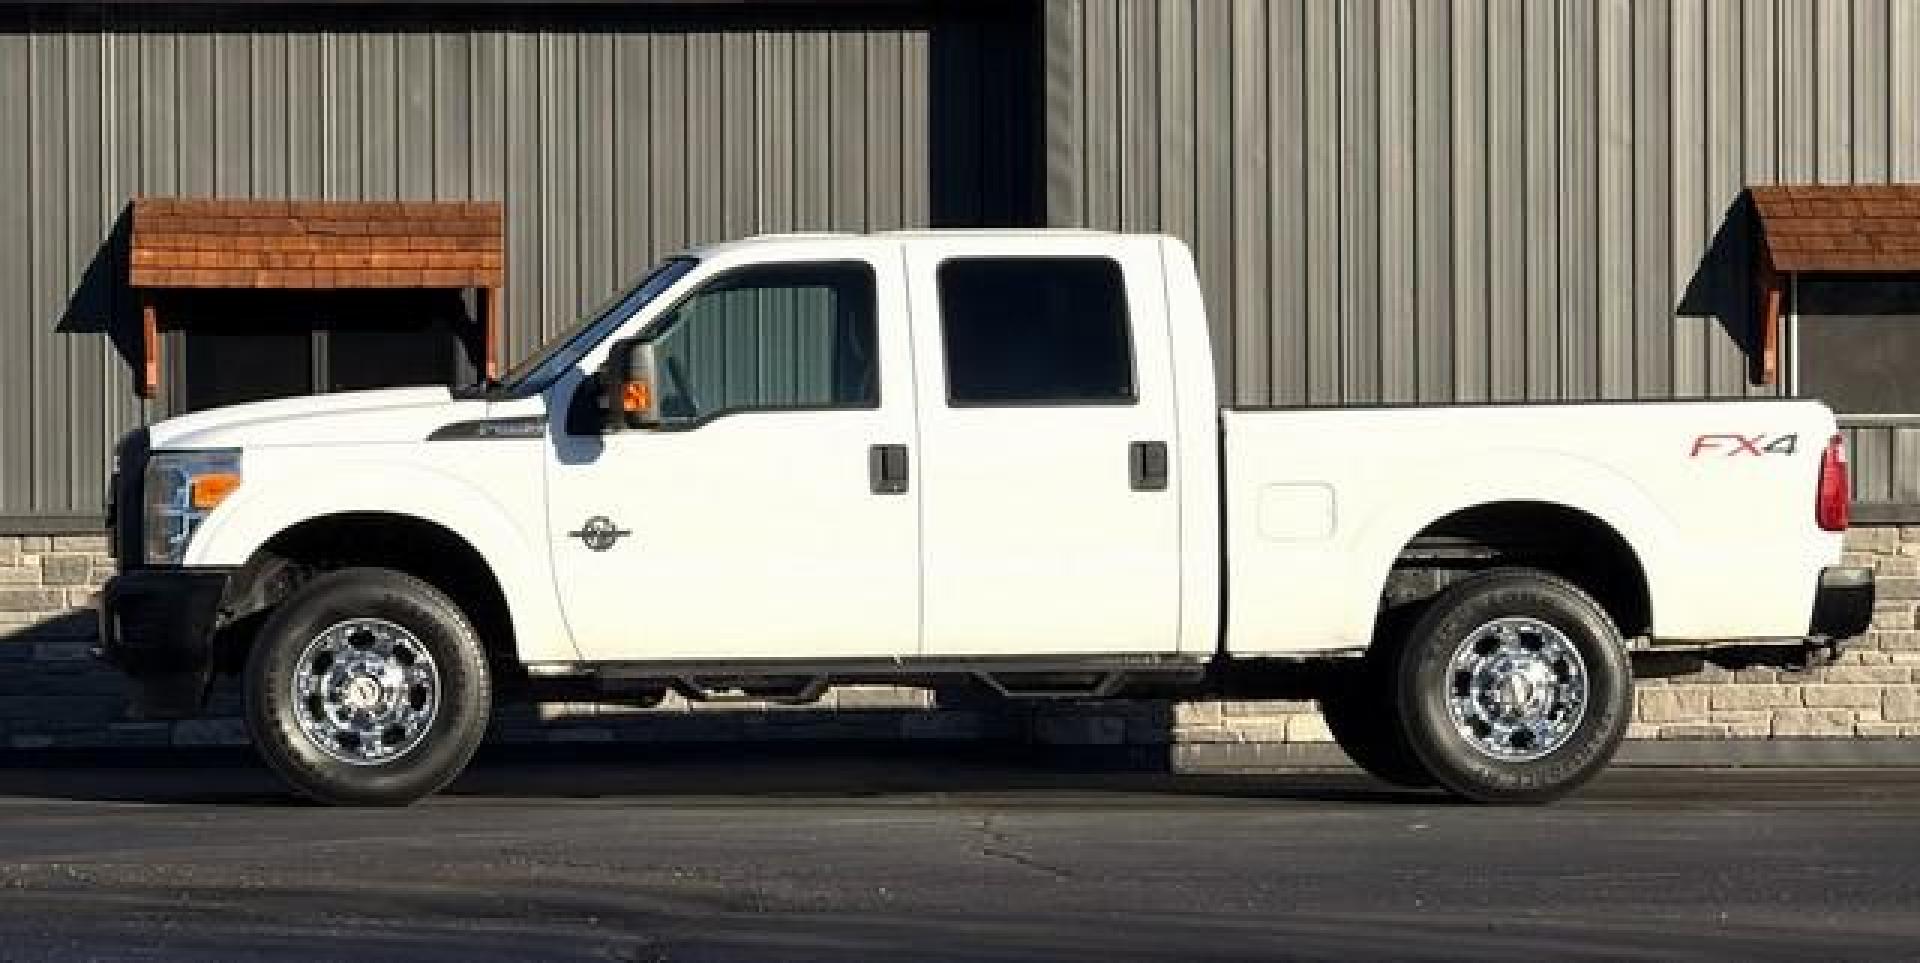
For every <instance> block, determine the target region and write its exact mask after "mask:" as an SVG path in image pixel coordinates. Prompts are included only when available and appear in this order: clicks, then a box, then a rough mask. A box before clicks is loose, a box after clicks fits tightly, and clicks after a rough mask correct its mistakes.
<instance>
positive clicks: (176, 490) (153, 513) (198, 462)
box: [141, 449, 240, 565]
mask: <svg viewBox="0 0 1920 963" xmlns="http://www.w3.org/2000/svg"><path fill="white" fill-rule="evenodd" d="M239 487H240V452H238V451H236V450H233V449H221V450H218V451H160V452H155V453H154V454H153V456H152V458H151V459H150V460H149V461H148V462H147V477H146V484H145V485H144V486H143V488H142V490H143V491H144V492H145V493H146V495H145V498H146V513H145V517H144V524H143V525H142V526H141V530H142V531H144V532H145V533H146V541H147V546H146V562H147V564H148V565H178V564H180V560H181V559H183V558H185V557H186V554H187V543H188V542H189V541H191V540H192V538H193V532H194V529H196V528H199V527H200V523H201V522H202V521H204V520H205V519H206V517H207V515H208V514H210V513H212V511H213V510H214V509H215V508H218V507H219V506H220V503H221V502H223V501H225V500H226V498H227V496H228V495H231V494H233V491H234V489H236V488H239Z"/></svg>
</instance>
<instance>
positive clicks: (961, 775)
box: [0, 742, 1449, 808]
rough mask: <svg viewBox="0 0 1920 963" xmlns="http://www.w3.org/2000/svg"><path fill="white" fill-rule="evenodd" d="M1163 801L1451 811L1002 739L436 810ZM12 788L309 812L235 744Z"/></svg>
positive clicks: (113, 760)
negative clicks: (589, 804) (589, 803)
mask: <svg viewBox="0 0 1920 963" xmlns="http://www.w3.org/2000/svg"><path fill="white" fill-rule="evenodd" d="M1014 796H1017V797H1019V801H1020V804H1021V805H1027V806H1032V805H1038V806H1043V807H1044V806H1062V807H1091V808H1108V807H1121V808H1128V807H1140V806H1148V807H1159V806H1175V807H1177V806H1180V805H1181V804H1182V802H1183V801H1188V802H1191V803H1193V804H1203V803H1204V804H1217V803H1218V802H1219V801H1220V800H1223V799H1232V800H1245V801H1247V802H1249V803H1258V802H1261V801H1272V802H1342V803H1373V804H1382V805H1400V804H1418V805H1441V804H1447V803H1449V799H1448V797H1445V796H1443V795H1441V794H1439V793H1435V792H1416V791H1407V790H1398V789H1394V788H1392V787H1389V786H1387V785H1385V784H1383V783H1379V782H1376V781H1374V780H1372V779H1371V778H1369V777H1367V776H1365V775H1362V774H1360V773H1359V772H1357V771H1355V770H1351V769H1337V768H1333V767H1322V768H1315V769H1311V770H1303V771H1298V772H1285V773H1260V774H1225V773H1177V772H1171V771H1167V770H1165V769H1164V768H1160V769H1156V768H1154V767H1153V766H1152V765H1150V764H1147V762H1146V761H1145V760H1143V759H1142V758H1141V757H1140V756H1139V755H1138V754H1116V753H1088V752H1085V751H1082V750H1080V749H1079V748H1078V747H1067V748H1062V747H1036V746H1023V745H1012V744H1000V743H992V742H971V743H964V744H949V745H912V744H901V743H846V742H843V743H721V744H716V743H660V744H652V745H633V744H625V745H621V744H615V745H586V746H581V745H561V746H551V745H548V746H533V745H493V746H488V747H485V748H483V749H482V750H481V752H480V754H479V756H478V757H477V758H476V759H475V761H474V764H473V765H472V766H471V767H470V768H469V769H468V770H467V772H466V773H465V774H463V775H462V776H461V777H460V779H458V780H457V781H456V782H455V783H454V784H453V785H452V786H451V787H449V788H448V789H447V790H444V791H443V792H442V793H441V794H440V795H439V796H438V797H435V798H434V800H430V801H429V802H427V803H425V805H439V804H447V803H449V802H451V803H454V804H460V805H471V804H476V803H479V804H506V803H512V804H514V805H536V806H537V805H541V804H543V803H544V804H568V803H578V802H580V801H585V800H593V801H603V802H610V803H621V802H629V803H632V804H634V805H637V806H659V805H678V804H694V803H696V802H697V804H698V805H699V806H701V807H703V808H704V807H713V806H743V807H763V806H766V805H769V804H773V805H781V804H796V805H835V804H839V805H872V804H890V803H898V804H904V805H936V806H943V805H968V804H970V803H979V804H992V803H994V802H996V801H999V802H1005V801H1006V800H1007V798H1008V797H1014ZM0 797H14V798H25V799H43V800H65V801H75V802H112V803H150V804H159V805H194V806H206V805H213V806H242V807H245V806H265V807H279V806H302V805H306V803H305V802H304V801H303V800H301V799H299V798H298V797H296V796H294V795H292V794H290V793H288V792H287V791H286V790H285V789H284V788H283V787H282V786H281V784H280V783H279V782H278V780H277V779H276V778H275V777H274V776H273V774H272V773H271V772H269V771H267V770H266V769H265V768H264V767H263V766H261V765H260V764H259V762H258V761H257V760H256V759H255V758H254V757H253V755H252V753H251V751H250V750H248V749H245V748H240V747H222V748H218V749H203V750H196V751H191V752H188V751H179V750H176V751H172V752H165V753H141V754H136V753H132V752H123V751H119V750H73V751H49V752H43V753H14V754H11V755H10V756H9V757H6V758H0Z"/></svg>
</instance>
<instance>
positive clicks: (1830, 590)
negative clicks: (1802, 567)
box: [1808, 566, 1873, 639]
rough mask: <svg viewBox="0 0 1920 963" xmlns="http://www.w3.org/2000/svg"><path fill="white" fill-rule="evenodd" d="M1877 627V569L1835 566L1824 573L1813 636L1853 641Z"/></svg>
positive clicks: (1816, 597)
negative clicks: (1874, 618) (1868, 629)
mask: <svg viewBox="0 0 1920 963" xmlns="http://www.w3.org/2000/svg"><path fill="white" fill-rule="evenodd" d="M1872 624H1873V569H1870V568H1854V567H1841V566H1834V567H1831V568H1824V569H1821V570H1820V588H1819V591H1818V592H1816V593H1815V594H1814V597H1813V624H1812V627H1811V629H1810V630H1809V632H1808V634H1809V635H1815V636H1820V637H1822V638H1827V639H1850V638H1853V637H1854V636H1856V635H1859V634H1861V633H1863V632H1865V631H1867V627H1868V626H1870V625H1872Z"/></svg>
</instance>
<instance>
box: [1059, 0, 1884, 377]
mask: <svg viewBox="0 0 1920 963" xmlns="http://www.w3.org/2000/svg"><path fill="white" fill-rule="evenodd" d="M1044 21H1045V37H1044V46H1045V49H1044V58H1045V64H1046V85H1047V90H1046V130H1047V203H1048V217H1049V220H1050V221H1051V222H1052V223H1055V224H1059V225H1075V226H1092V227H1106V228H1120V229H1127V230H1166V231H1170V232H1172V233H1174V234H1177V235H1179V236H1181V237H1183V238H1186V239H1187V240H1188V241H1189V242H1190V243H1192V245H1193V246H1194V249H1195V253H1196V255H1197V256H1198V259H1199V262H1200V265H1201V270H1202V272H1203V274H1204V283H1205V285H1206V294H1207V299H1208V308H1209V311H1210V313H1211V315H1212V316H1213V318H1214V319H1215V325H1216V327H1215V332H1214V335H1215V344H1216V348H1217V351H1218V354H1219V356H1220V358H1221V362H1222V370H1223V371H1224V372H1226V373H1227V375H1228V378H1227V381H1228V383H1227V385H1225V386H1223V391H1224V392H1225V393H1226V394H1227V396H1228V398H1229V399H1230V400H1232V401H1233V402H1236V403H1239V404H1247V405H1269V404H1272V405H1293V404H1335V403H1341V402H1376V401H1385V402H1412V401H1453V400H1461V401H1478V400H1517V399H1556V398H1571V399H1591V398H1629V397H1654V398H1664V397H1695V396H1737V395H1742V394H1749V393H1770V392H1771V391H1772V390H1773V389H1764V388H1752V387H1749V386H1748V384H1747V363H1748V362H1747V359H1746V356H1745V355H1743V353H1742V349H1741V345H1742V343H1743V342H1745V341H1748V340H1750V339H1751V338H1753V337H1754V332H1753V328H1752V325H1751V322H1750V320H1749V319H1750V317H1751V314H1752V310H1751V301H1750V298H1751V294H1750V290H1751V283H1750V279H1749V277H1748V271H1749V265H1750V263H1751V252H1750V251H1749V250H1748V246H1749V243H1750V241H1749V237H1750V235H1749V234H1748V232H1747V231H1746V230H1744V229H1743V228H1741V226H1740V224H1739V218H1738V214H1737V212H1735V210H1734V204H1735V201H1736V198H1738V196H1739V192H1740V190H1741V188H1742V187H1743V186H1744V185H1746V184H1749V183H1769V182H1773V181H1790V182H1813V181H1818V182H1826V183H1847V182H1856V181H1858V182H1881V181H1888V180H1895V181H1916V180H1920V2H1916V0H1045V9H1044ZM1730 223H1731V224H1732V227H1733V229H1731V230H1728V229H1727V228H1728V227H1729V225H1730Z"/></svg>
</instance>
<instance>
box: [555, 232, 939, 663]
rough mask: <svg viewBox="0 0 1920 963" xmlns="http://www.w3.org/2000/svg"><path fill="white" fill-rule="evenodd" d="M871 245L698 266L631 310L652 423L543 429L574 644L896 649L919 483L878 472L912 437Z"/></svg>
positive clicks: (889, 287)
mask: <svg viewBox="0 0 1920 963" xmlns="http://www.w3.org/2000/svg"><path fill="white" fill-rule="evenodd" d="M879 264H880V265H882V266H881V267H880V269H879V270H877V271H876V270H875V268H876V260H874V259H868V260H838V261H828V262H818V263H806V264H779V265H758V266H745V267H738V268H734V269H731V270H726V271H722V272H719V273H717V274H715V275H714V276H712V277H711V278H709V279H708V280H706V281H705V282H703V283H701V284H700V285H699V286H698V287H696V288H695V290H694V292H693V293H692V294H691V295H689V296H687V297H686V298H684V299H682V300H681V301H680V302H679V303H678V304H677V305H675V306H674V307H672V308H670V309H668V311H667V312H666V313H665V314H663V315H662V316H661V318H660V319H659V320H657V321H656V322H654V323H652V324H650V325H649V331H650V332H651V333H652V334H653V337H654V338H655V341H654V343H655V346H656V363H657V372H658V378H659V383H658V384H657V385H656V390H657V391H658V392H659V393H660V406H661V411H662V413H663V415H664V417H665V419H666V423H665V424H664V425H663V426H662V427H660V428H657V429H651V430H636V431H624V432H618V433H614V434H609V435H605V436H590V437H580V436H567V435H565V434H564V433H561V434H560V435H559V437H558V438H557V439H556V445H557V447H558V452H557V457H556V458H555V459H554V466H553V468H552V469H551V471H552V475H551V478H550V486H549V493H548V504H549V506H550V515H549V518H548V523H549V535H550V537H551V545H552V552H553V559H554V571H555V576H556V578H557V580H558V588H559V592H560V596H561V598H562V600H563V606H564V609H565V611H566V617H567V621H568V624H569V627H570V628H571V630H572V632H573V635H574V640H575V642H576V644H577V645H578V646H579V648H580V651H581V653H582V654H583V655H584V656H585V657H587V658H588V659H592V660H622V659H689V660H724V659H780V658H815V657H832V656H864V657H875V656H895V655H907V654H911V653H913V652H914V650H915V648H916V645H917V642H918V630H919V614H920V613H919V584H918V575H919V566H918V553H919V540H918V528H917V526H918V512H919V505H918V500H919V498H920V487H919V485H917V484H914V483H913V479H911V476H908V481H907V482H906V483H905V484H901V483H900V482H899V481H898V480H895V479H886V478H881V477H879V476H880V474H881V473H880V472H879V471H878V469H880V468H893V469H898V468H899V467H900V465H899V461H898V458H897V457H896V458H891V459H888V458H883V457H882V453H883V452H885V451H888V450H891V451H896V452H897V451H903V450H904V451H910V450H911V449H912V447H913V446H914V441H915V439H914V436H913V432H914V425H913V416H914V412H913V376H912V371H911V364H910V362H909V357H910V355H909V346H908V343H907V333H906V330H905V328H906V325H905V323H904V320H905V318H904V312H905V304H904V299H905V296H904V293H903V291H902V289H901V285H900V282H899V277H898V273H899V272H898V269H897V268H894V269H892V270H888V269H887V267H886V266H885V265H886V262H884V261H881V262H879ZM881 446H895V447H893V448H891V449H883V448H882V447H881Z"/></svg>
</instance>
